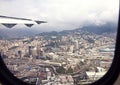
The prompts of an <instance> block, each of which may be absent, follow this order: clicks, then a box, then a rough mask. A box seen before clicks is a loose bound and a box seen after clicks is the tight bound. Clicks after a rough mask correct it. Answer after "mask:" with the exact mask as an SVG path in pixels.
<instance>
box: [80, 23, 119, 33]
mask: <svg viewBox="0 0 120 85" xmlns="http://www.w3.org/2000/svg"><path fill="white" fill-rule="evenodd" d="M81 29H82V30H84V31H88V32H92V33H95V34H103V33H109V32H116V31H117V25H116V24H114V23H106V24H104V25H88V26H84V27H82V28H81Z"/></svg>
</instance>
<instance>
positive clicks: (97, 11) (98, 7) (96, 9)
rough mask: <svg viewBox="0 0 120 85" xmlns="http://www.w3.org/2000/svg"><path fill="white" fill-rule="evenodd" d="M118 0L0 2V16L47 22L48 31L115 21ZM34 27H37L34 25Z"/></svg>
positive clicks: (27, 0) (4, 0) (20, 0)
mask: <svg viewBox="0 0 120 85" xmlns="http://www.w3.org/2000/svg"><path fill="white" fill-rule="evenodd" d="M118 9H119V0H1V1H0V14H1V15H9V16H16V17H25V18H32V19H38V20H46V21H48V22H49V23H48V24H44V25H42V26H39V28H43V27H45V28H47V29H49V28H50V29H55V28H59V29H72V28H76V27H79V26H82V25H84V24H87V23H94V24H99V25H100V24H104V23H107V22H117V18H118ZM36 27H37V26H36Z"/></svg>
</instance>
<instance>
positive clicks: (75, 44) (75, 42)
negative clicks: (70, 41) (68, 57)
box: [74, 40, 79, 51]
mask: <svg viewBox="0 0 120 85" xmlns="http://www.w3.org/2000/svg"><path fill="white" fill-rule="evenodd" d="M74 46H75V51H76V50H78V49H79V46H78V41H77V40H75V41H74Z"/></svg>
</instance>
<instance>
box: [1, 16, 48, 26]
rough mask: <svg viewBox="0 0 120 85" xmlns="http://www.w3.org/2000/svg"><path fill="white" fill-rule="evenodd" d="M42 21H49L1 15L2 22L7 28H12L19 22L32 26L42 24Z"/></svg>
mask: <svg viewBox="0 0 120 85" xmlns="http://www.w3.org/2000/svg"><path fill="white" fill-rule="evenodd" d="M41 23H47V22H46V21H39V20H32V19H26V18H17V17H8V16H1V15H0V24H2V25H4V26H5V27H7V28H12V27H14V26H15V25H17V24H25V25H26V26H27V27H32V26H33V25H34V24H41Z"/></svg>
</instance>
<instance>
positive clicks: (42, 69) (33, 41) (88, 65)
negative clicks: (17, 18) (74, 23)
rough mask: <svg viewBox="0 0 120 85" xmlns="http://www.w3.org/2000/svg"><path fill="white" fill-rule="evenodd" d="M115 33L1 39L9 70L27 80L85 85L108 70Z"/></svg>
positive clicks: (76, 32) (41, 83)
mask: <svg viewBox="0 0 120 85" xmlns="http://www.w3.org/2000/svg"><path fill="white" fill-rule="evenodd" d="M111 34H112V33H111ZM111 34H110V33H108V34H102V35H98V34H94V33H92V32H87V31H83V30H80V29H76V30H69V31H62V32H54V31H53V32H46V33H40V34H37V35H35V36H34V37H24V38H15V39H1V40H0V52H1V55H2V58H3V60H4V62H5V64H6V65H7V67H8V68H9V70H10V71H11V72H12V73H13V74H14V75H15V76H16V77H18V78H19V79H21V80H23V81H25V82H28V83H32V84H34V85H84V84H88V83H92V82H94V81H96V80H98V79H99V78H101V77H102V76H103V75H104V74H105V73H106V72H107V71H108V69H109V67H110V65H111V63H112V60H113V57H114V47H115V37H114V38H113V37H111V36H108V35H111ZM113 35H114V34H113ZM114 36H115V35H114Z"/></svg>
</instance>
